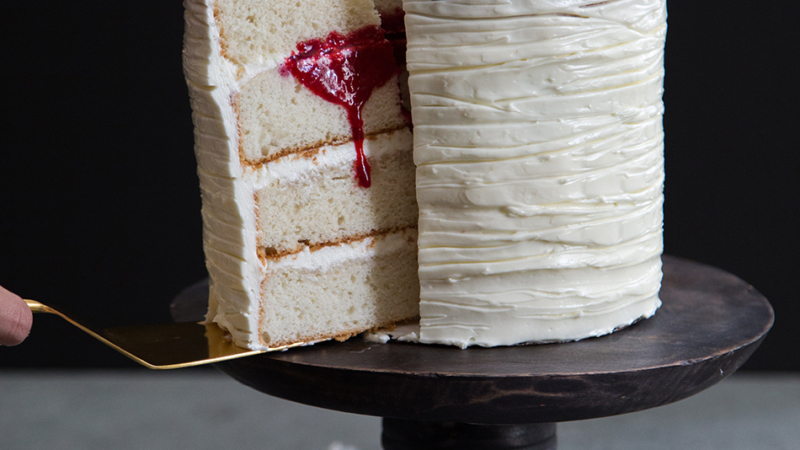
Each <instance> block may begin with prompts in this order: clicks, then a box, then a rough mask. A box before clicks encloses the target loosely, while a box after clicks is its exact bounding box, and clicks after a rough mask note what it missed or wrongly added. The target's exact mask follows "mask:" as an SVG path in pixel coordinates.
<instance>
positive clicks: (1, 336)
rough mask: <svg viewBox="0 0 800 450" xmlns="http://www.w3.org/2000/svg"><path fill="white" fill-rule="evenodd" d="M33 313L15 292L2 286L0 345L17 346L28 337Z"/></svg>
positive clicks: (0, 290) (0, 288) (0, 287)
mask: <svg viewBox="0 0 800 450" xmlns="http://www.w3.org/2000/svg"><path fill="white" fill-rule="evenodd" d="M32 324H33V313H31V309H30V308H29V307H28V305H26V304H25V302H24V301H23V300H22V299H21V298H20V297H19V296H18V295H16V294H14V293H13V292H9V291H7V290H6V289H5V288H3V286H0V345H17V344H19V343H21V342H22V341H24V340H25V338H26V337H28V334H29V333H30V332H31V325H32Z"/></svg>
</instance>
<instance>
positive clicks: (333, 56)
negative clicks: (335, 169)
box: [284, 27, 397, 188]
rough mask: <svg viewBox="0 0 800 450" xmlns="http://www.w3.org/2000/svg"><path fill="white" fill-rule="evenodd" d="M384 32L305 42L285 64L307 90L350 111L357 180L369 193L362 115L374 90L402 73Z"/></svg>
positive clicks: (367, 31) (377, 30)
mask: <svg viewBox="0 0 800 450" xmlns="http://www.w3.org/2000/svg"><path fill="white" fill-rule="evenodd" d="M383 33H384V31H383V30H382V29H380V28H377V27H367V28H362V29H360V30H357V31H354V32H352V33H350V34H348V35H347V36H344V35H342V34H340V33H337V32H333V33H331V34H329V35H328V37H327V38H326V39H325V40H321V39H312V40H309V41H306V42H301V43H299V44H297V51H296V52H295V53H294V54H292V56H290V57H289V58H287V59H286V63H285V65H284V69H285V70H287V71H289V72H290V73H291V74H292V75H293V76H294V77H295V78H296V79H297V80H298V81H299V82H300V83H301V84H303V86H305V87H306V88H308V89H309V90H311V91H312V92H313V93H314V94H316V95H318V96H319V97H322V98H323V99H325V100H326V101H329V102H331V103H334V104H337V105H341V106H343V107H344V108H345V110H346V111H347V119H348V121H349V122H350V128H351V130H352V133H353V142H354V143H355V147H356V161H355V171H356V178H357V179H358V184H359V186H361V187H365V188H366V187H369V186H370V185H371V184H372V182H371V180H370V166H369V162H368V161H367V159H366V157H365V156H364V120H363V118H362V117H361V111H362V109H363V108H364V104H366V102H367V100H369V98H370V95H372V91H373V90H374V89H375V88H378V87H381V86H383V85H384V84H386V82H387V81H389V79H391V78H392V76H393V75H394V74H395V73H397V65H396V64H395V59H394V49H393V48H392V45H391V44H390V43H389V42H388V41H387V40H386V39H384V36H383Z"/></svg>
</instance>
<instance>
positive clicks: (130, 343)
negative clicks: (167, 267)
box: [25, 299, 307, 369]
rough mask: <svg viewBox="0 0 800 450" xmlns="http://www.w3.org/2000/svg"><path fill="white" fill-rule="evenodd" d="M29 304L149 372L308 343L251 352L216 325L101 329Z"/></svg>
mask: <svg viewBox="0 0 800 450" xmlns="http://www.w3.org/2000/svg"><path fill="white" fill-rule="evenodd" d="M25 303H26V304H27V305H28V307H29V308H30V309H31V311H32V312H34V313H45V314H54V315H57V316H59V317H61V318H62V319H64V320H66V321H67V322H69V323H71V324H72V325H75V326H76V327H78V328H80V329H81V330H83V331H84V332H86V333H88V334H89V335H91V336H92V337H94V338H95V339H97V340H99V341H100V342H102V343H104V344H106V345H107V346H109V347H111V348H113V349H114V350H116V351H118V352H120V353H122V354H123V355H125V356H127V357H128V358H130V359H132V360H134V361H136V362H137V363H139V364H141V365H143V366H145V367H147V368H149V369H179V368H183V367H193V366H199V365H203V364H210V363H216V362H222V361H226V360H229V359H235V358H242V357H245V356H251V355H257V354H260V353H264V352H270V351H279V350H285V349H287V348H291V347H298V346H302V345H306V344H307V343H305V342H298V343H295V344H291V345H284V346H280V347H274V348H268V349H266V350H250V349H246V348H242V347H238V346H236V345H235V344H233V343H232V342H231V340H230V338H229V337H228V335H227V333H226V332H225V331H224V330H222V329H220V328H219V327H218V326H217V325H216V324H213V323H205V322H170V323H163V324H155V325H129V326H123V327H111V328H100V327H95V326H91V325H89V324H87V323H86V322H84V321H78V320H76V319H75V316H74V315H72V314H65V313H64V312H63V311H59V310H58V309H56V308H54V307H52V306H48V305H45V304H44V303H41V302H38V301H36V300H30V299H25Z"/></svg>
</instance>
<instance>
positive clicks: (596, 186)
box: [404, 0, 666, 347]
mask: <svg viewBox="0 0 800 450" xmlns="http://www.w3.org/2000/svg"><path fill="white" fill-rule="evenodd" d="M404 8H405V11H406V30H407V38H408V54H407V61H408V69H409V72H410V74H411V75H410V78H409V86H410V89H411V103H412V117H413V120H414V160H415V163H416V164H417V199H418V202H419V207H420V222H419V233H420V235H419V261H420V270H419V274H420V281H421V287H422V293H421V296H422V299H421V304H420V314H421V321H420V325H421V330H420V341H421V342H426V343H444V344H451V345H457V346H461V347H466V346H469V345H482V346H494V345H510V344H516V343H521V342H529V341H567V340H575V339H582V338H585V337H589V336H597V335H601V334H605V333H609V332H611V331H613V330H614V329H615V328H618V327H622V326H626V325H628V324H630V323H631V322H633V321H635V320H637V319H639V318H642V317H649V316H651V315H652V314H654V313H655V310H656V309H657V308H658V306H659V305H660V300H659V298H658V291H659V287H660V281H661V263H660V254H661V252H662V247H663V245H662V221H663V218H662V203H663V197H662V191H663V180H664V175H663V129H662V123H661V116H662V113H663V104H662V101H661V96H662V90H663V89H662V86H663V75H664V70H663V48H664V39H665V35H666V5H665V2H664V0H615V1H608V2H597V1H578V0H567V1H563V0H559V1H556V0H526V1H522V0H505V1H488V0H486V1H477V0H476V1H471V2H462V1H455V0H441V1H429V0H424V1H408V0H407V1H405V2H404Z"/></svg>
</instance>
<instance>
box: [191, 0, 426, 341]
mask: <svg viewBox="0 0 800 450" xmlns="http://www.w3.org/2000/svg"><path fill="white" fill-rule="evenodd" d="M323 3H324V4H323ZM185 8H186V15H185V18H186V33H185V38H184V72H185V75H186V79H187V85H188V86H189V92H190V97H191V102H192V110H193V115H192V117H193V121H194V124H195V151H196V155H197V161H198V175H199V178H200V185H201V191H202V197H203V221H204V250H205V252H206V262H207V267H208V270H209V276H210V292H209V297H210V298H209V312H208V316H207V319H208V320H211V321H214V322H216V323H217V324H219V325H220V326H221V327H222V328H223V329H225V330H227V331H228V332H230V333H231V335H232V337H233V339H234V341H235V342H236V343H237V344H239V345H242V346H245V347H249V348H254V349H263V348H270V347H279V346H282V345H287V344H291V343H295V342H309V341H315V340H321V339H329V338H334V337H344V336H348V335H351V334H355V333H358V332H361V331H364V330H367V329H370V328H374V327H377V326H385V325H389V324H392V323H395V322H398V321H402V320H406V319H410V318H413V317H415V316H417V315H418V313H419V282H418V279H417V274H416V272H417V262H416V250H417V247H416V229H415V227H416V222H417V206H416V199H415V191H414V165H413V161H412V155H411V147H412V138H411V134H410V132H409V130H408V127H407V124H406V121H405V119H404V117H403V114H402V112H401V106H400V93H399V90H398V83H397V74H398V73H399V71H398V70H397V69H396V67H395V66H394V65H393V57H392V47H391V44H389V43H388V41H386V40H385V39H384V38H383V32H382V31H381V30H380V29H379V28H378V26H379V25H380V19H379V17H378V14H377V12H376V11H375V9H374V6H373V4H372V2H371V1H370V0H349V1H343V0H338V1H325V2H302V3H300V2H288V1H272V2H256V1H239V0H236V1H233V0H187V1H186V2H185ZM376 61H378V62H380V61H389V63H390V64H391V67H388V68H387V65H386V64H383V63H382V64H380V65H379V66H380V67H379V68H378V69H376V70H377V72H376V71H375V70H373V71H372V72H369V71H367V70H351V69H353V68H354V67H355V68H356V69H358V67H356V66H358V65H359V64H361V65H365V64H366V65H370V64H372V63H374V62H376ZM350 72H356V75H350ZM363 74H366V75H363ZM348 76H349V77H350V78H348ZM353 76H361V77H363V76H367V77H368V78H367V79H363V78H361V79H353V78H352V77H353Z"/></svg>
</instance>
